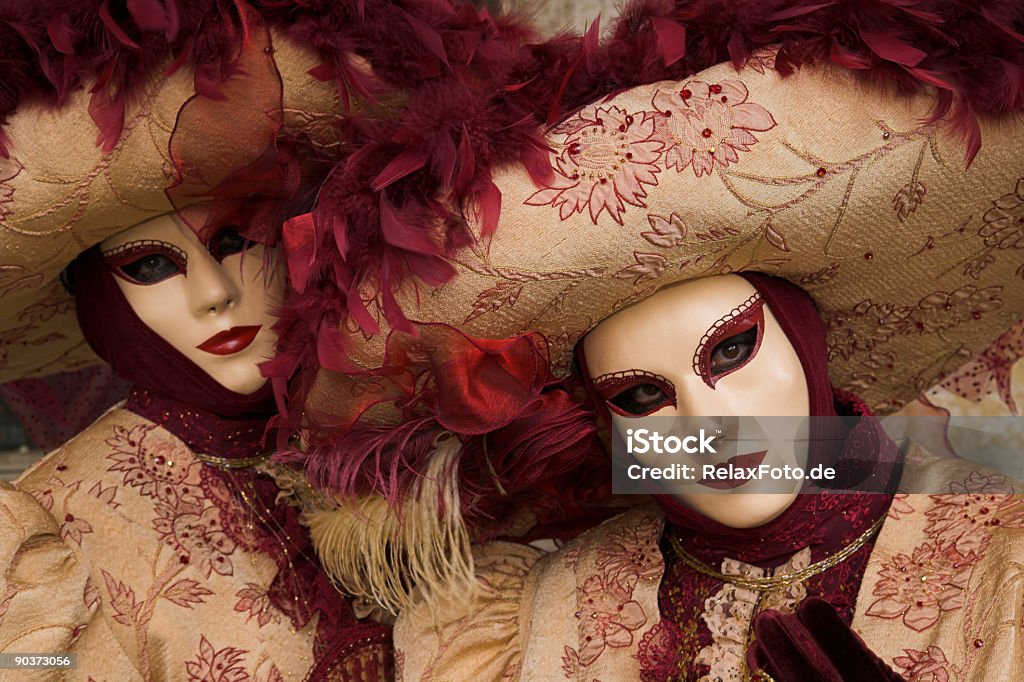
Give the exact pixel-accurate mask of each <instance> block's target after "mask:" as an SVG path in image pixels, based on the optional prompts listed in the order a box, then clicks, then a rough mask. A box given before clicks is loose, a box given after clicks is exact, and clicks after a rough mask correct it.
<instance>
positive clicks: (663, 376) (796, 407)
mask: <svg viewBox="0 0 1024 682" xmlns="http://www.w3.org/2000/svg"><path fill="white" fill-rule="evenodd" d="M782 300H785V302H786V303H785V305H784V306H783V307H782V308H781V309H782V310H783V312H784V313H785V315H784V316H783V317H782V319H781V320H780V318H779V317H777V315H776V313H775V310H776V305H775V304H776V303H778V302H781V301H782ZM639 330H643V331H642V333H641V332H640V331H639ZM797 330H799V333H797ZM581 346H582V347H581V351H582V352H581V360H583V362H582V363H581V364H583V365H584V372H585V374H586V376H587V378H588V379H589V380H590V383H591V387H592V391H593V392H594V393H595V394H596V398H597V400H598V401H599V406H600V407H601V408H603V409H604V411H605V414H606V417H607V418H608V420H609V421H610V423H611V424H612V426H613V428H616V429H618V430H621V431H624V430H625V429H626V428H631V427H635V426H637V425H638V423H639V422H638V419H639V418H643V417H645V416H658V417H662V416H664V417H676V418H678V419H677V420H678V421H680V422H682V421H685V422H686V427H685V429H684V430H686V431H687V432H690V431H695V430H696V429H698V428H705V429H706V430H707V429H713V430H718V429H725V430H728V429H729V428H730V425H729V424H728V423H727V422H728V419H727V418H729V417H734V416H740V415H743V416H778V417H807V416H834V415H835V409H834V407H833V405H832V392H831V389H830V386H829V382H828V373H827V367H826V364H825V359H826V350H825V331H824V325H823V324H822V322H821V319H820V317H819V316H818V313H817V310H816V309H815V307H814V304H813V302H812V301H811V300H810V298H809V297H808V296H807V295H806V294H804V293H803V292H802V291H800V290H799V289H798V288H796V287H794V286H793V285H790V284H788V283H786V282H784V281H782V280H778V279H776V278H772V277H768V276H764V275H744V276H737V275H728V276H721V277H712V278H707V279H700V280H692V281H688V282H685V283H682V284H678V285H675V286H672V287H668V288H666V289H663V290H661V291H659V292H658V293H656V294H654V295H653V296H651V297H649V298H647V299H645V300H644V301H642V302H640V303H638V304H635V305H633V306H630V307H628V308H625V309H623V310H621V311H619V312H617V313H616V314H615V315H612V316H611V317H609V318H607V319H606V320H604V321H603V322H602V323H601V324H599V325H598V326H597V327H596V328H595V329H594V330H592V331H591V332H590V333H589V334H588V335H587V337H586V338H585V340H584V342H583V343H582V344H581ZM723 418H725V419H723ZM802 421H804V420H798V419H793V420H787V423H792V424H793V425H794V428H796V425H798V424H799V423H801V422H802ZM797 435H798V434H793V438H792V439H793V440H794V441H797V440H801V439H799V438H798V437H797ZM801 448H803V449H802V450H801ZM790 450H791V452H781V453H780V452H773V451H772V450H769V451H762V452H756V453H739V454H738V455H737V456H736V457H732V458H730V459H729V462H731V463H733V464H735V465H737V466H756V465H757V464H760V463H762V462H764V463H768V464H774V465H782V464H791V465H801V466H803V465H805V464H806V459H807V452H806V446H800V445H794V446H791V447H790ZM772 460H774V461H772ZM700 463H704V461H703V460H695V461H694V464H700ZM717 464H719V465H723V464H726V462H717ZM697 471H700V467H699V466H698V468H697ZM719 483H720V482H719ZM705 485H706V486H707V487H715V488H720V487H722V485H720V484H716V483H715V482H713V481H706V482H705ZM727 485H729V486H730V487H731V486H733V485H736V484H735V482H732V481H730V482H729V483H728V484H727ZM741 485H742V488H739V489H737V492H742V493H744V494H739V495H737V494H732V495H722V494H716V493H711V492H710V491H707V490H705V491H704V492H701V486H699V485H694V486H690V487H689V488H688V489H687V491H686V492H680V493H677V494H676V498H675V499H674V500H673V499H671V498H670V499H666V500H662V502H663V506H668V507H670V508H678V507H679V505H680V504H681V505H683V508H684V509H688V510H690V511H691V513H692V512H694V511H695V512H698V513H699V514H700V515H702V516H703V517H706V518H707V519H711V520H713V521H717V522H719V523H721V524H723V525H724V526H728V527H731V528H750V527H754V526H760V525H762V524H764V523H767V522H768V521H770V520H771V519H773V518H776V517H778V516H779V515H780V514H782V513H783V512H784V511H785V510H786V509H787V508H788V507H789V506H790V505H791V504H792V502H793V500H794V499H795V497H796V495H797V493H798V492H799V489H800V484H799V483H794V485H793V487H792V490H791V491H789V492H787V493H778V492H771V493H769V492H759V491H758V486H757V484H756V483H746V484H741ZM762 487H763V486H762ZM771 490H773V491H777V490H778V487H777V484H775V487H773V488H771ZM661 497H666V496H661ZM677 511H678V509H677Z"/></svg>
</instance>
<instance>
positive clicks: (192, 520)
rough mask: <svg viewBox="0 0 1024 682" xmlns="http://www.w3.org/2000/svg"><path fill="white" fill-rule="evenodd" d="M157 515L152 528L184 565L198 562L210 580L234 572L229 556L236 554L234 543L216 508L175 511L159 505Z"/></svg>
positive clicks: (188, 507)
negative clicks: (224, 528)
mask: <svg viewBox="0 0 1024 682" xmlns="http://www.w3.org/2000/svg"><path fill="white" fill-rule="evenodd" d="M156 512H157V518H156V519H155V520H154V521H153V527H154V528H155V529H156V532H157V533H159V535H160V539H161V541H163V542H165V543H166V544H167V545H168V546H170V547H173V548H174V551H175V552H177V553H178V556H179V557H181V560H182V563H187V562H189V561H193V560H196V559H198V561H199V568H200V570H202V571H203V573H204V574H205V575H206V577H207V578H209V577H210V574H211V573H213V572H216V573H218V574H220V575H232V574H233V573H234V567H233V566H232V565H231V559H229V558H228V555H230V554H231V553H232V552H234V551H235V542H234V541H233V540H232V539H231V538H230V537H229V536H228V535H227V533H225V532H224V531H223V530H222V526H223V524H221V522H220V511H219V510H218V509H217V508H216V507H212V506H211V507H207V508H206V509H202V510H200V508H199V507H198V506H185V507H184V508H182V509H176V508H172V507H170V506H169V505H166V504H160V503H157V505H156Z"/></svg>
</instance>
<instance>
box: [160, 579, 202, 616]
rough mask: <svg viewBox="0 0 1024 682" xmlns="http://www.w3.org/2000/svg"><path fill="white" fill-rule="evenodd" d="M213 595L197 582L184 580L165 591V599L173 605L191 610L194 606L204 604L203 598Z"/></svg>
mask: <svg viewBox="0 0 1024 682" xmlns="http://www.w3.org/2000/svg"><path fill="white" fill-rule="evenodd" d="M212 594H213V592H211V591H210V590H208V589H206V588H205V587H203V586H202V585H200V584H199V583H198V582H196V581H195V580H190V579H188V578H183V579H181V580H179V581H178V582H176V583H174V584H173V585H171V586H170V587H168V588H167V589H166V590H164V593H163V597H164V599H166V600H167V601H169V602H171V603H172V604H177V605H178V606H180V607H182V608H185V609H191V608H192V606H193V605H194V604H202V603H203V600H204V599H203V598H204V597H209V596H210V595H212Z"/></svg>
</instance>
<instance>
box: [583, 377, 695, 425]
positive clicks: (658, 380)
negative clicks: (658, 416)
mask: <svg viewBox="0 0 1024 682" xmlns="http://www.w3.org/2000/svg"><path fill="white" fill-rule="evenodd" d="M594 388H595V389H596V390H597V394H598V395H599V396H601V398H602V399H604V401H605V403H607V405H608V408H609V409H610V410H612V411H613V412H615V413H616V414H619V415H621V416H623V417H642V416H644V415H647V414H651V413H652V412H657V411H658V410H660V409H661V408H663V407H670V406H675V404H676V389H675V387H674V386H673V385H672V382H671V381H669V380H668V379H666V378H665V377H663V376H661V375H660V374H653V373H651V372H646V371H644V370H642V369H627V370H626V371H624V372H613V373H611V374H602V375H601V376H599V377H597V378H596V379H594Z"/></svg>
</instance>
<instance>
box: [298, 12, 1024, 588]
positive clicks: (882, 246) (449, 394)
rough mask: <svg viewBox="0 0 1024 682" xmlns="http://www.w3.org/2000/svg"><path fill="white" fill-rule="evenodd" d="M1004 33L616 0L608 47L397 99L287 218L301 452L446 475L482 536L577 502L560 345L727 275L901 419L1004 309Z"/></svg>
mask: <svg viewBox="0 0 1024 682" xmlns="http://www.w3.org/2000/svg"><path fill="white" fill-rule="evenodd" d="M1021 31H1024V12H1022V11H1021V8H1020V7H1019V5H1015V4H1012V3H1010V4H1007V3H997V2H991V3H985V6H984V7H978V6H972V5H969V4H968V3H962V2H959V1H957V0H921V1H920V2H913V3H890V2H872V3H870V7H869V8H868V9H864V7H863V6H862V4H860V3H843V2H824V3H821V2H807V1H804V0H773V1H771V2H764V3H752V2H736V3H718V2H702V1H698V2H682V1H680V2H669V1H667V0H666V1H664V2H635V3H631V4H629V5H627V6H626V8H625V9H624V10H623V15H622V17H621V19H620V20H619V21H617V22H616V23H615V24H614V25H613V26H612V28H611V30H610V31H609V32H608V33H607V34H606V36H605V37H604V38H603V39H602V38H601V37H600V31H599V29H598V28H597V27H596V26H595V27H594V28H593V29H592V30H591V31H590V32H588V34H587V35H586V36H581V37H578V38H574V39H567V38H558V39H556V40H555V41H553V42H552V43H549V44H545V45H541V46H537V47H535V49H534V50H533V53H532V55H533V56H532V62H528V63H522V64H520V65H518V67H517V68H516V69H513V70H509V71H497V72H496V73H495V75H493V77H492V79H491V80H487V79H480V80H476V81H472V83H473V84H474V87H475V88H476V90H475V91H473V92H470V93H462V96H461V97H460V98H457V99H455V98H449V99H450V100H451V101H449V100H446V99H445V98H439V99H438V100H425V99H415V98H411V99H410V101H409V103H408V110H407V111H406V112H404V113H403V114H401V115H400V116H398V117H396V120H397V122H396V123H395V124H394V125H393V126H391V127H390V128H388V130H387V135H383V134H380V133H379V131H375V132H376V133H377V134H376V135H369V136H367V137H365V138H363V139H361V140H359V141H356V142H355V146H354V149H355V150H356V151H355V152H354V153H353V155H352V156H351V157H350V159H349V161H348V162H347V163H346V164H345V165H344V166H343V167H341V166H339V167H338V168H336V172H335V173H332V178H331V181H330V182H329V184H328V188H329V190H330V191H329V192H328V191H325V192H324V193H322V194H321V199H323V198H324V197H325V196H331V198H332V200H331V201H329V202H328V201H321V203H320V204H318V206H317V207H316V209H315V210H314V211H313V212H312V214H311V215H310V216H308V217H306V218H305V219H303V220H297V221H294V222H293V223H291V224H289V225H288V226H286V235H288V234H289V232H290V235H291V241H290V244H291V247H292V248H291V256H290V261H289V262H290V264H292V265H297V266H298V267H292V269H291V276H292V280H293V283H294V284H295V286H296V289H297V290H298V293H297V295H296V296H294V297H292V299H291V301H290V303H289V305H288V307H287V308H286V310H285V311H284V319H285V320H286V321H287V322H288V323H289V324H290V327H288V329H287V330H286V333H285V334H284V335H283V344H284V345H283V347H284V348H286V349H290V350H291V351H292V352H291V353H290V359H291V362H290V364H288V365H287V366H286V367H285V368H286V369H288V370H291V369H294V367H295V366H296V365H300V366H301V367H302V370H303V371H302V373H301V375H300V377H301V378H300V381H298V382H296V383H295V384H294V385H293V386H294V393H295V394H296V397H297V398H298V399H297V400H294V401H293V402H292V408H293V409H292V414H291V417H292V418H293V423H294V424H296V425H302V426H305V427H307V428H306V435H307V442H308V444H309V447H308V448H306V449H305V450H304V451H303V452H296V453H293V458H294V459H296V460H298V461H302V462H303V463H304V464H305V466H306V467H307V473H308V474H309V476H310V478H311V480H312V481H313V482H314V484H316V485H318V486H322V487H327V488H330V489H331V490H332V491H334V492H336V493H339V494H342V495H344V494H346V493H352V492H366V491H383V492H385V493H387V494H388V495H389V496H390V497H392V498H393V499H395V498H399V499H402V498H408V499H420V498H421V497H422V495H420V494H419V493H417V492H416V491H418V490H420V489H421V487H422V486H421V483H422V482H423V481H424V480H428V479H430V476H428V475H427V472H430V471H437V468H436V467H437V466H438V465H437V462H438V461H439V460H443V461H446V462H448V466H447V468H444V467H442V469H441V471H442V473H443V474H444V475H446V476H448V478H449V479H450V480H451V481H456V482H455V483H453V484H452V485H454V486H455V489H452V488H449V487H445V486H446V484H445V483H444V482H442V483H440V484H438V485H440V487H441V488H443V489H445V490H448V492H449V497H447V498H446V500H450V499H456V500H460V502H461V508H459V509H458V510H456V511H452V510H451V509H450V508H449V507H447V506H446V507H445V512H444V513H445V515H447V516H449V517H451V516H455V515H458V514H461V516H462V520H463V521H465V522H466V523H467V524H469V525H470V526H473V527H474V529H475V530H480V528H481V527H484V529H483V531H482V532H480V533H479V534H478V537H486V536H488V534H489V533H490V534H491V535H493V534H495V532H496V531H495V528H494V527H493V525H492V526H490V527H488V523H489V521H493V520H498V521H507V520H508V518H509V517H508V516H507V515H505V510H504V509H500V505H499V510H498V511H495V507H494V506H493V505H490V503H492V502H495V501H498V502H499V503H500V502H501V501H502V500H508V499H512V498H514V497H516V496H517V495H518V496H519V498H520V499H524V498H525V497H529V495H531V494H532V495H533V497H531V498H530V499H531V500H534V501H536V500H539V499H540V498H542V497H544V496H545V495H547V497H546V498H544V499H557V500H560V501H561V502H566V503H574V502H576V501H577V499H576V498H578V497H579V496H580V495H581V494H582V491H584V490H586V489H587V486H586V485H585V484H584V483H583V482H581V481H580V480H579V476H580V473H579V472H581V471H586V470H587V468H586V467H585V466H583V464H584V462H585V461H586V459H587V458H588V457H590V456H592V455H593V449H592V448H591V444H592V442H593V435H594V424H593V422H594V420H593V415H592V414H591V413H588V411H587V408H586V405H585V404H584V403H583V402H582V401H580V400H578V399H576V398H577V396H576V395H575V394H574V393H573V391H574V387H573V386H572V372H571V364H572V352H573V347H574V345H575V344H576V343H577V341H578V340H579V339H580V338H581V337H582V336H583V335H584V334H585V333H586V332H587V331H588V330H589V329H591V328H593V327H594V326H595V325H596V324H598V323H599V322H600V321H601V320H602V319H604V318H606V317H607V316H609V315H611V314H612V313H614V312H615V311H616V310H619V309H621V308H622V307H624V306H627V305H629V304H631V303H634V302H636V301H639V300H642V299H643V298H645V297H647V296H650V295H651V294H652V293H654V292H655V291H657V290H658V289H659V288H661V287H665V286H668V285H670V284H673V283H676V282H680V281H684V280H687V279H692V278H697V277H706V276H712V275H718V274H725V273H732V272H738V271H745V270H756V271H762V272H766V273H770V274H774V275H778V276H781V277H784V278H786V279H788V280H790V281H792V282H794V283H796V284H798V285H799V286H801V287H802V288H804V289H805V290H807V291H808V292H809V293H810V295H811V296H812V297H813V298H814V300H815V301H816V303H817V305H818V307H819V309H820V312H821V314H822V315H823V317H824V318H825V320H826V322H827V324H828V329H829V342H830V350H829V353H830V363H829V367H830V372H831V378H832V381H833V383H834V384H835V385H837V386H840V387H843V388H847V389H852V390H853V391H854V392H856V393H858V394H859V395H861V396H862V397H863V398H864V399H865V400H866V401H867V402H868V403H869V404H871V405H873V406H874V407H875V408H876V409H878V410H879V411H880V412H886V411H892V410H894V409H896V408H898V407H899V406H900V405H901V404H902V403H903V402H904V401H906V400H909V399H911V398H913V397H914V396H915V395H916V394H917V393H919V392H920V391H921V390H923V389H926V388H927V387H928V386H930V385H932V384H933V383H934V381H935V380H936V379H937V378H938V377H940V376H941V375H942V374H943V373H944V372H946V371H950V370H953V369H955V368H956V367H958V366H959V365H961V364H962V363H963V362H964V361H965V360H966V359H967V358H969V357H970V356H971V355H972V354H974V353H977V352H979V351H981V350H982V349H984V348H985V347H986V346H987V345H988V343H989V342H990V341H992V340H993V339H994V338H996V337H997V336H998V335H999V334H1000V333H1001V332H1003V331H1004V330H1005V329H1006V328H1007V327H1009V326H1010V325H1011V324H1013V323H1014V322H1016V321H1017V320H1018V319H1020V318H1021V317H1022V316H1024V286H1022V285H1024V248H1021V247H1022V246H1024V242H1022V241H1021V239H1022V237H1024V233H1022V232H1021V231H1020V228H1021V225H1022V223H1021V222H1020V217H1021V214H1020V210H1021V209H1022V208H1024V207H1022V204H1021V198H1020V197H1021V194H1022V189H1021V188H1022V187H1024V185H1022V184H1021V179H1022V178H1024V122H1022V118H1021V114H1022V112H1024V89H1022V88H1021V82H1022V81H1021V78H1022V74H1024V44H1022V43H1021V42H1020V41H1019V40H1018V37H1019V35H1020V34H1021ZM445 44H446V45H447V44H448V43H447V42H446V43H445ZM567 45H568V47H567ZM951 45H957V46H958V48H959V49H958V50H952V49H951V48H950V46H951ZM445 105H448V106H447V108H445V109H444V115H443V116H428V115H427V114H428V113H433V112H436V110H438V109H440V108H443V107H444V106H445ZM563 112H569V113H568V114H564V113H563ZM545 124H546V126H545ZM530 126H535V127H534V128H533V130H534V131H536V130H538V129H540V128H542V127H543V129H544V130H545V137H544V140H543V142H540V141H539V140H537V139H536V137H535V135H536V133H534V137H530V135H529V134H525V133H524V131H526V133H528V132H529V131H530V129H531V128H530ZM509 131H513V132H516V131H518V132H519V133H524V134H512V133H510V132H509ZM385 139H386V140H387V143H386V144H385V143H382V142H381V140H385ZM335 191H337V192H338V194H337V195H336V196H335V195H334V194H333V192H335ZM338 197H343V198H344V199H345V201H341V200H340V199H339V198H338ZM298 349H301V351H300V350H298ZM452 434H454V435H455V436H456V438H452ZM598 466H600V465H598ZM567 472H569V475H571V476H573V477H575V478H573V479H572V480H562V483H564V485H563V486H562V487H561V488H559V487H558V484H557V481H558V480H559V477H560V476H565V475H566V474H567ZM456 473H457V475H456ZM566 489H571V490H572V494H563V493H564V491H565V490H566ZM453 490H454V492H453ZM428 503H432V501H431V500H428ZM489 505H490V506H489ZM435 511H436V509H435ZM324 525H325V527H326V526H328V525H329V524H327V523H325V524H324ZM499 530H501V531H504V530H507V528H504V529H499ZM314 532H316V528H314ZM499 534H500V533H499ZM325 538H326V539H325ZM321 540H323V541H322V542H320V543H319V545H320V548H321V550H322V555H323V556H324V557H326V558H327V560H328V561H329V560H330V557H331V556H333V555H334V554H337V556H339V557H347V556H351V554H350V553H346V552H344V551H339V552H336V553H335V552H334V551H333V550H334V549H336V548H339V547H342V548H343V547H344V546H345V541H344V540H343V539H341V536H340V535H336V536H334V537H331V536H330V534H327V535H325V536H322V537H321ZM442 563H443V562H442ZM342 572H344V571H342ZM371 582H372V581H371ZM358 587H359V586H356V588H357V591H358ZM368 589H370V590H371V591H372V589H374V588H373V587H372V586H371V587H370V588H368ZM385 591H386V590H385ZM392 596H393V595H392ZM399 596H400V595H399ZM399 601H400V599H399Z"/></svg>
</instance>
